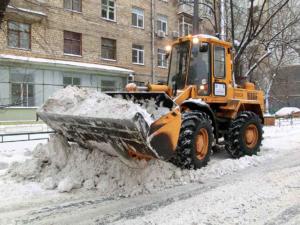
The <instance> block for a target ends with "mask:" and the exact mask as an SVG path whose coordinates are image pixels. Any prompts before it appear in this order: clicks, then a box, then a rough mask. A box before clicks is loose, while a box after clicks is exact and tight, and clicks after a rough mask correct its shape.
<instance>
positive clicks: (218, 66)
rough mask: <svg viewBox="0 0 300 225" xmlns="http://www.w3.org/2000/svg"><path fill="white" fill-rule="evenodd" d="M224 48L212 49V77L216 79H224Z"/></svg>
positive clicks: (216, 47)
mask: <svg viewBox="0 0 300 225" xmlns="http://www.w3.org/2000/svg"><path fill="white" fill-rule="evenodd" d="M225 73H226V71H225V48H224V47H220V46H215V47H214V75H215V77H216V78H225Z"/></svg>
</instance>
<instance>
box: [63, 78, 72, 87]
mask: <svg viewBox="0 0 300 225" xmlns="http://www.w3.org/2000/svg"><path fill="white" fill-rule="evenodd" d="M63 84H64V87H66V86H68V85H72V77H63Z"/></svg>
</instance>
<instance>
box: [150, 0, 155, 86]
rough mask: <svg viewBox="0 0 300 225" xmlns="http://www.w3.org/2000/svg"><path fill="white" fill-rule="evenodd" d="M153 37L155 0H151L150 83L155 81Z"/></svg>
mask: <svg viewBox="0 0 300 225" xmlns="http://www.w3.org/2000/svg"><path fill="white" fill-rule="evenodd" d="M154 38H155V0H151V79H152V83H154V82H155V74H154V59H155V49H154Z"/></svg>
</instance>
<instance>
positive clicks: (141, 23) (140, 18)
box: [138, 16, 144, 27]
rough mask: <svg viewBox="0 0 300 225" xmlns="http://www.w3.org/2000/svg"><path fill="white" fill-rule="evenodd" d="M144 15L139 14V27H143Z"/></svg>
mask: <svg viewBox="0 0 300 225" xmlns="http://www.w3.org/2000/svg"><path fill="white" fill-rule="evenodd" d="M143 26H144V24H143V17H141V16H139V20H138V27H143Z"/></svg>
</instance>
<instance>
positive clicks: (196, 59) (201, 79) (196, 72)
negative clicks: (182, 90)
mask: <svg viewBox="0 0 300 225" xmlns="http://www.w3.org/2000/svg"><path fill="white" fill-rule="evenodd" d="M204 44H206V43H204ZM207 46H208V45H207ZM209 57H210V56H209V49H208V48H207V49H206V50H204V51H203V50H202V51H200V49H199V45H194V46H193V48H192V52H191V60H190V69H189V75H188V79H187V84H190V85H196V86H197V87H199V85H205V91H203V93H201V94H202V95H207V94H209V82H210V80H209V79H210V69H209V66H210V63H209Z"/></svg>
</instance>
